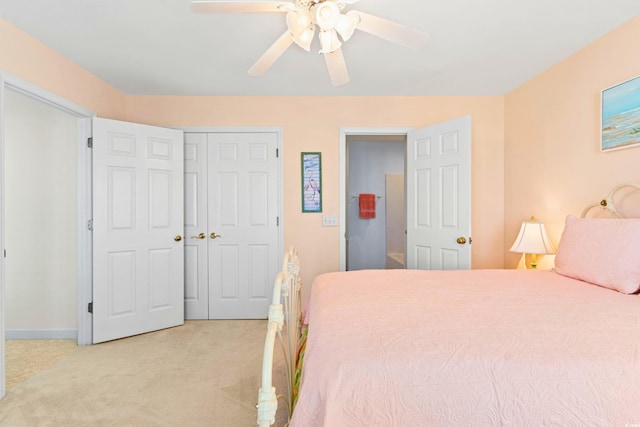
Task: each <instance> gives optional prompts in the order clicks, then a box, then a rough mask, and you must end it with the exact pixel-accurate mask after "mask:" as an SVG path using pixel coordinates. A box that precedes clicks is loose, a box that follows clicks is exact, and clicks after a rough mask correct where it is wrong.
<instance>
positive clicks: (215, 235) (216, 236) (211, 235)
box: [210, 233, 222, 239]
mask: <svg viewBox="0 0 640 427" xmlns="http://www.w3.org/2000/svg"><path fill="white" fill-rule="evenodd" d="M210 237H211V238H212V239H217V238H218V237H222V236H221V235H219V234H216V233H211V234H210Z"/></svg>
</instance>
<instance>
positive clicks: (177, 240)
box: [173, 234, 182, 242]
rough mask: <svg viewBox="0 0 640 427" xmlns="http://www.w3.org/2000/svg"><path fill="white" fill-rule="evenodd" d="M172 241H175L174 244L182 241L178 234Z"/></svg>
mask: <svg viewBox="0 0 640 427" xmlns="http://www.w3.org/2000/svg"><path fill="white" fill-rule="evenodd" d="M173 240H175V241H176V242H179V241H180V240H182V236H181V235H179V234H178V235H177V236H176V237H174V238H173Z"/></svg>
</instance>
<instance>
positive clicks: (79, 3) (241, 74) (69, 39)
mask: <svg viewBox="0 0 640 427" xmlns="http://www.w3.org/2000/svg"><path fill="white" fill-rule="evenodd" d="M190 4H191V0H0V17H2V18H3V19H5V20H7V21H9V22H11V23H13V24H14V25H16V26H17V27H19V28H21V29H22V30H24V31H25V32H27V33H29V34H30V35H32V36H33V37H35V38H36V39H38V40H40V41H42V42H43V43H44V44H46V45H47V46H49V47H51V48H52V49H54V50H56V51H57V52H59V53H61V54H62V55H63V56H65V57H67V58H69V59H70V60H71V61H73V62H75V63H77V64H79V65H80V66H82V67H83V68H85V69H87V70H89V71H90V72H91V73H93V74H95V75H96V76H98V77H100V78H101V79H103V80H104V81H106V82H107V83H109V84H110V85H112V86H114V87H116V88H118V89H119V90H121V91H122V92H124V93H126V94H129V95H345V96H346V95H399V96H400V95H404V96H407V95H503V94H506V93H508V92H510V91H511V90H513V89H515V88H516V87H518V86H519V85H521V84H522V83H524V82H526V81H527V80H529V79H531V78H532V77H534V76H535V75H537V74H539V73H540V72H542V71H544V70H546V69H548V68H549V67H551V66H552V65H554V64H555V63H557V62H559V61H561V60H562V59H564V58H566V57H567V56H569V55H571V54H572V53H574V52H576V51H578V50H580V49H581V48H582V47H584V46H586V45H588V44H590V43H591V42H593V41H594V40H596V39H598V38H599V37H601V36H602V35H604V34H606V33H607V32H609V31H611V30H612V29H614V28H616V27H617V26H619V25H621V24H622V23H624V22H625V21H627V20H629V19H631V18H632V17H633V16H635V15H638V14H640V1H638V0H529V1H526V2H525V1H516V0H484V1H478V0H431V1H428V0H425V1H422V0H420V1H418V0H360V1H359V2H358V3H356V4H353V5H350V6H348V7H347V9H346V10H352V9H355V10H362V11H363V12H367V13H370V14H374V15H378V16H381V17H384V18H387V19H391V20H393V21H396V22H399V23H402V24H404V25H406V26H409V27H413V28H416V29H419V30H422V31H424V32H426V33H428V34H429V35H430V40H429V43H428V44H427V46H425V47H424V48H422V49H420V50H417V51H415V50H411V49H407V48H405V47H402V46H398V45H395V44H392V43H390V42H388V41H386V40H382V39H379V38H376V37H374V36H372V35H369V34H367V33H362V32H356V34H355V35H354V36H353V37H352V38H351V39H350V40H349V41H347V42H346V43H345V45H344V46H343V52H344V56H345V60H346V63H347V67H348V69H349V73H350V76H351V82H350V83H348V84H347V85H345V86H341V87H332V86H331V83H330V81H329V77H328V74H327V71H326V67H325V63H324V60H323V58H322V56H321V55H319V54H317V51H318V49H319V47H318V46H317V45H314V46H313V47H312V52H305V51H303V50H302V49H300V48H299V47H298V46H296V45H292V46H291V47H290V48H289V49H288V50H287V51H286V52H285V53H284V55H283V56H282V57H281V58H280V59H279V60H278V61H277V62H276V63H275V65H274V66H273V67H272V68H271V69H270V70H269V71H268V72H267V73H266V74H265V75H264V76H262V77H251V76H249V75H247V69H248V68H249V67H250V66H251V65H252V64H253V63H254V62H255V61H256V59H257V58H258V57H260V55H261V54H262V53H263V52H264V51H265V50H266V49H267V48H268V47H269V46H270V45H271V44H272V43H273V41H275V40H276V39H277V38H278V37H279V36H280V35H281V34H282V33H283V32H284V31H285V29H286V24H285V16H284V15H283V14H224V15H212V14H194V13H192V12H191V7H190ZM316 43H317V42H316ZM0 54H1V53H0ZM629 54H635V53H632V52H630V53H629Z"/></svg>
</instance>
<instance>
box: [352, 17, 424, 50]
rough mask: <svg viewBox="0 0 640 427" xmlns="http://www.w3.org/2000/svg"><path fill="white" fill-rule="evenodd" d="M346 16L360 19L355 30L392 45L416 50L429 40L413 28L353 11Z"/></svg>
mask: <svg viewBox="0 0 640 427" xmlns="http://www.w3.org/2000/svg"><path fill="white" fill-rule="evenodd" d="M348 14H355V15H357V16H358V17H359V18H360V22H359V23H358V25H356V28H357V29H359V30H362V31H364V32H367V33H369V34H372V35H374V36H376V37H380V38H383V39H385V40H389V41H390V42H393V43H397V44H400V45H403V46H406V47H410V48H412V49H418V48H420V47H422V46H424V45H425V44H426V43H427V40H429V35H428V34H427V33H423V32H422V31H418V30H414V29H413V28H409V27H406V26H404V25H402V24H398V23H397V22H393V21H389V20H388V19H384V18H380V17H378V16H374V15H369V14H368V13H364V12H360V11H355V10H354V11H349V12H347V15H348Z"/></svg>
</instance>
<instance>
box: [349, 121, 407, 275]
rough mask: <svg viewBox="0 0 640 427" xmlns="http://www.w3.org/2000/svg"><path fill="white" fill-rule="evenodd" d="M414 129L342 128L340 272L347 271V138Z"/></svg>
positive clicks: (389, 133)
mask: <svg viewBox="0 0 640 427" xmlns="http://www.w3.org/2000/svg"><path fill="white" fill-rule="evenodd" d="M413 129H414V128H407V127H403V128H387V127H380V128H378V127H371V128H370V127H365V128H361V127H356V128H351V127H341V128H340V157H339V162H340V271H346V270H347V161H348V159H347V136H349V135H405V136H406V135H407V134H408V133H409V131H410V130H413Z"/></svg>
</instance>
